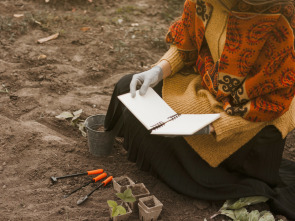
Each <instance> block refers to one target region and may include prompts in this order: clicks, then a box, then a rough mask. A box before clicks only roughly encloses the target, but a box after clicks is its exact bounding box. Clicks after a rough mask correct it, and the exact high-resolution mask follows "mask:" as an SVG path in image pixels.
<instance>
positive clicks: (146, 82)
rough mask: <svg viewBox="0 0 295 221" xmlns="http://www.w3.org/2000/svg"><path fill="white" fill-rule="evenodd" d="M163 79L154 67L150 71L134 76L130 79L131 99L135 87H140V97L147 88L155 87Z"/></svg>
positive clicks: (134, 93)
mask: <svg viewBox="0 0 295 221" xmlns="http://www.w3.org/2000/svg"><path fill="white" fill-rule="evenodd" d="M162 79H163V71H162V68H161V67H159V66H155V67H153V68H152V69H150V70H148V71H145V72H141V73H139V74H135V75H133V77H132V80H131V83H130V93H131V96H132V97H135V95H136V87H137V86H138V85H139V86H141V87H140V89H139V94H140V95H145V94H146V92H147V89H148V87H154V86H156V85H157V84H158V83H159V82H160V81H161V80H162Z"/></svg>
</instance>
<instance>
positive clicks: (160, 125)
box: [149, 114, 181, 132]
mask: <svg viewBox="0 0 295 221" xmlns="http://www.w3.org/2000/svg"><path fill="white" fill-rule="evenodd" d="M180 115H181V114H174V115H172V116H170V117H168V119H169V120H167V121H165V122H163V121H160V122H158V123H156V124H154V125H152V128H151V129H149V131H150V132H152V131H153V130H157V129H159V128H160V127H163V126H164V125H165V124H166V123H167V122H169V121H172V120H175V119H176V118H178V117H179V116H180Z"/></svg>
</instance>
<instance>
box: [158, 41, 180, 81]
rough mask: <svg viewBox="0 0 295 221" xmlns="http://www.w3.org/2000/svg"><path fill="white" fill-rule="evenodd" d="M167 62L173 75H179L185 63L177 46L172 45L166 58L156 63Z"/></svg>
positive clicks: (165, 55)
mask: <svg viewBox="0 0 295 221" xmlns="http://www.w3.org/2000/svg"><path fill="white" fill-rule="evenodd" d="M163 60H166V61H168V62H169V64H170V67H171V75H173V74H175V73H177V72H178V71H180V70H181V69H182V68H183V67H184V63H183V61H182V59H181V56H180V54H179V52H178V49H177V47H176V46H175V45H171V46H170V49H169V50H168V51H167V52H166V53H165V54H164V56H163V57H162V58H161V59H160V60H159V61H158V62H157V63H156V65H157V64H158V63H160V62H161V61H163Z"/></svg>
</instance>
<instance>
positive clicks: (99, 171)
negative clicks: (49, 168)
mask: <svg viewBox="0 0 295 221" xmlns="http://www.w3.org/2000/svg"><path fill="white" fill-rule="evenodd" d="M99 173H103V169H97V170H91V171H87V172H85V173H77V174H71V175H66V176H60V177H54V176H52V177H50V179H51V182H52V183H55V182H57V180H58V179H64V178H68V177H75V176H83V175H94V174H99Z"/></svg>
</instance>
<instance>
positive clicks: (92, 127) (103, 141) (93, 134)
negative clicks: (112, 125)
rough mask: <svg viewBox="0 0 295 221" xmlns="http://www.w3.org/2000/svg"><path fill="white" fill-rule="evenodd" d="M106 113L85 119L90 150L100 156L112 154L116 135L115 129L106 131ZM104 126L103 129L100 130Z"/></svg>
mask: <svg viewBox="0 0 295 221" xmlns="http://www.w3.org/2000/svg"><path fill="white" fill-rule="evenodd" d="M104 120H105V115H103V114H98V115H94V116H90V117H88V118H87V119H86V120H85V128H86V131H87V138H88V146H89V152H90V153H91V154H93V155H95V156H98V157H104V156H108V155H110V154H111V152H112V149H113V145H114V140H115V136H114V133H113V131H104ZM100 127H102V128H103V131H98V129H99V128H100Z"/></svg>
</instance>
